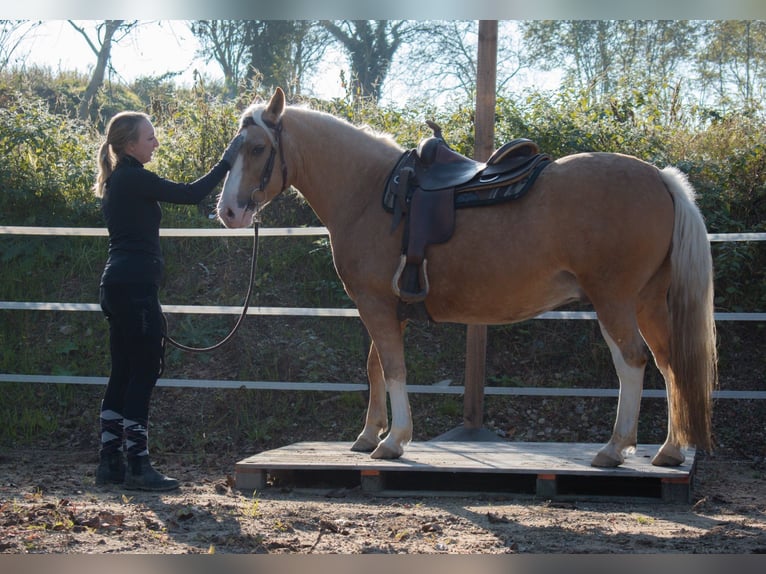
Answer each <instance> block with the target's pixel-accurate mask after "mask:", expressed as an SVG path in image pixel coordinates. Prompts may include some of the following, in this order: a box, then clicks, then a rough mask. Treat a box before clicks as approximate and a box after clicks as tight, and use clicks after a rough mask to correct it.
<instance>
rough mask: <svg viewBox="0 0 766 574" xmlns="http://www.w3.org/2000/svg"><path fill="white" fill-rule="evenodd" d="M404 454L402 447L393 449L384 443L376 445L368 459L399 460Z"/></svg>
mask: <svg viewBox="0 0 766 574" xmlns="http://www.w3.org/2000/svg"><path fill="white" fill-rule="evenodd" d="M402 454H404V449H403V448H402V447H399V448H395V447H390V446H389V445H387V444H386V443H385V442H382V443H380V444H379V445H378V447H377V448H376V449H375V450H374V451H372V454H371V455H370V457H372V458H385V459H392V458H399V457H400V456H402Z"/></svg>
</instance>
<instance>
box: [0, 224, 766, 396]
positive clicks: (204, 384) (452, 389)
mask: <svg viewBox="0 0 766 574" xmlns="http://www.w3.org/2000/svg"><path fill="white" fill-rule="evenodd" d="M327 234H328V232H327V229H325V228H324V227H288V228H261V229H260V230H259V235H260V237H298V236H322V235H327ZM0 235H28V236H57V237H72V236H81V237H84V236H90V237H97V236H103V237H106V236H107V235H108V234H107V230H106V229H105V228H98V227H27V226H0ZM160 236H161V237H219V236H221V237H237V236H248V237H250V236H252V230H250V229H214V228H210V229H178V228H176V229H167V228H166V229H161V230H160ZM708 238H709V240H710V241H711V242H738V241H766V233H711V234H709V235H708ZM162 308H163V311H164V312H166V313H181V314H184V313H186V314H229V315H238V314H239V313H241V312H242V309H241V307H239V306H217V305H168V304H163V306H162ZM0 310H11V311H13V310H17V311H79V312H82V311H93V312H96V311H97V312H101V307H100V306H99V305H98V304H97V303H67V302H28V301H0ZM247 314H248V315H281V316H302V317H351V318H353V317H358V316H359V313H358V312H357V310H356V309H342V308H314V307H250V308H249V309H248V313H247ZM595 318H596V315H595V313H593V312H587V311H550V312H547V313H543V314H541V315H538V316H537V317H536V318H535V319H538V320H595ZM715 320H716V321H766V313H715ZM0 382H16V383H48V384H50V383H57V384H73V383H74V384H97V385H103V384H106V377H89V376H54V375H43V374H10V373H0ZM158 385H159V386H167V387H195V388H218V389H222V388H247V389H267V390H289V391H333V392H340V391H362V390H367V385H366V384H362V383H322V382H297V383H296V382H281V381H239V380H233V381H232V380H210V379H160V380H159V382H158ZM407 388H408V391H409V392H411V393H423V394H463V392H464V387H463V386H447V385H440V384H435V385H408V387H407ZM484 393H485V394H487V395H524V396H579V397H611V396H614V397H616V396H617V393H618V391H617V389H584V388H581V389H567V388H539V387H492V386H488V387H485V388H484ZM643 396H645V397H664V396H665V393H664V391H661V390H652V389H647V390H645V391H644V395H643ZM714 396H715V397H716V398H721V399H766V391H723V390H718V391H715V393H714Z"/></svg>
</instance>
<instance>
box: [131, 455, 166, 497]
mask: <svg viewBox="0 0 766 574" xmlns="http://www.w3.org/2000/svg"><path fill="white" fill-rule="evenodd" d="M125 488H127V489H128V490H155V491H161V490H175V489H176V488H178V481H177V480H176V479H175V478H170V477H168V476H165V475H164V474H162V473H161V472H157V471H156V470H154V468H152V464H151V462H149V456H148V455H147V456H129V457H128V465H127V467H126V468H125Z"/></svg>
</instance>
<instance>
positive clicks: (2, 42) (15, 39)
mask: <svg viewBox="0 0 766 574" xmlns="http://www.w3.org/2000/svg"><path fill="white" fill-rule="evenodd" d="M38 25H39V22H30V21H27V20H0V72H1V71H3V70H5V69H6V68H7V67H8V65H9V64H10V63H11V58H12V57H13V55H14V54H15V53H16V50H17V49H18V48H19V45H20V44H21V42H22V41H23V40H24V37H25V36H26V35H27V34H28V33H29V32H31V31H32V30H34V29H35V28H36V27H37V26H38Z"/></svg>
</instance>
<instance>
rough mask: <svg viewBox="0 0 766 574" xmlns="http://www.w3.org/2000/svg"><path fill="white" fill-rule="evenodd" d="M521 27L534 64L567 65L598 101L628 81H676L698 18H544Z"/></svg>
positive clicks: (569, 77) (568, 74)
mask: <svg viewBox="0 0 766 574" xmlns="http://www.w3.org/2000/svg"><path fill="white" fill-rule="evenodd" d="M521 29H522V32H523V36H524V41H525V43H526V46H527V52H528V57H529V59H530V63H529V65H530V66H537V67H540V68H542V69H553V68H562V69H564V70H565V80H566V81H567V82H568V83H570V84H571V85H573V86H574V87H575V88H578V89H580V90H582V91H583V92H585V93H588V94H589V95H591V96H592V97H593V98H594V99H595V100H597V101H598V100H602V99H604V98H607V97H610V96H611V94H613V92H614V90H615V89H616V88H617V86H618V85H619V84H620V83H621V82H625V81H627V82H628V83H631V84H633V85H635V84H636V83H637V82H640V81H641V80H642V79H645V78H651V79H654V80H655V81H656V79H657V78H659V79H660V80H661V81H667V82H668V83H669V84H670V83H672V82H671V79H672V76H673V75H674V74H675V73H677V71H678V69H679V66H680V65H681V64H683V63H684V62H686V61H688V59H689V57H690V55H691V53H692V51H693V49H694V47H695V42H696V37H697V35H696V31H697V26H696V24H695V23H694V22H690V21H680V20H667V21H664V20H543V21H529V22H524V23H523V24H522V26H521Z"/></svg>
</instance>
